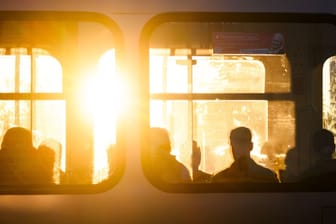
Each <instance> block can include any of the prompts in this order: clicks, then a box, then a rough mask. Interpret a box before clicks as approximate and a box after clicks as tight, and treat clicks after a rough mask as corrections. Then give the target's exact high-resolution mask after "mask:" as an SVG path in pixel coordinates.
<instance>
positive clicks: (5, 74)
mask: <svg viewBox="0 0 336 224" xmlns="http://www.w3.org/2000/svg"><path fill="white" fill-rule="evenodd" d="M0 74H1V75H0V80H1V82H0V91H1V92H14V91H15V84H14V83H15V75H14V74H15V56H13V55H11V56H9V55H8V56H7V55H6V56H4V55H1V56H0Z"/></svg>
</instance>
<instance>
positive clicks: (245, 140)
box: [212, 127, 279, 183]
mask: <svg viewBox="0 0 336 224" xmlns="http://www.w3.org/2000/svg"><path fill="white" fill-rule="evenodd" d="M230 144H231V150H232V155H233V159H234V162H233V163H232V165H231V166H230V167H229V168H227V169H225V170H223V171H221V172H219V173H218V174H216V175H215V176H214V177H213V178H212V180H213V182H271V183H278V182H279V181H278V179H277V177H276V174H275V173H274V172H272V171H271V170H269V169H267V168H265V167H263V166H260V165H258V164H257V163H256V162H255V161H254V160H252V158H251V156H250V152H251V150H252V149H253V142H252V134H251V131H250V129H248V128H246V127H238V128H235V129H233V130H232V131H231V133H230Z"/></svg>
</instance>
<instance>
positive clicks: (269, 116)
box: [150, 100, 295, 182]
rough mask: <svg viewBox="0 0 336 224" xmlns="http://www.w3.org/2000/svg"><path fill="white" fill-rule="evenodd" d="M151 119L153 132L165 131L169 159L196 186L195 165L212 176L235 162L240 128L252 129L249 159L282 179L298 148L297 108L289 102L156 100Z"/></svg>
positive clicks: (151, 105) (153, 103) (207, 180)
mask: <svg viewBox="0 0 336 224" xmlns="http://www.w3.org/2000/svg"><path fill="white" fill-rule="evenodd" d="M150 117H151V120H150V122H151V127H161V128H164V129H166V130H167V132H168V136H169V140H170V145H171V154H172V155H174V156H175V157H176V159H177V160H178V161H179V162H180V163H182V164H183V165H184V166H185V167H186V168H187V169H188V171H189V174H190V177H191V179H194V181H195V177H194V178H193V167H194V169H195V166H196V167H197V168H198V170H200V171H201V172H204V173H206V174H208V175H211V176H213V175H215V174H216V173H218V172H220V171H222V170H224V169H226V168H228V167H230V166H231V164H232V163H233V161H234V160H233V156H232V152H231V146H230V139H229V134H230V131H231V130H232V129H234V128H236V127H240V126H245V127H248V128H249V129H250V130H251V132H252V142H253V149H252V151H251V153H250V154H251V158H252V159H253V160H254V161H255V162H256V163H257V164H259V165H261V166H263V167H266V168H269V169H271V170H272V171H274V173H275V174H276V175H277V176H278V178H279V179H280V176H279V171H280V170H283V169H285V164H284V158H285V156H286V153H287V151H288V150H289V149H291V148H294V147H295V107H294V103H293V102H291V101H266V100H209V101H206V100H194V101H187V100H165V101H163V100H152V101H151V104H150ZM153 144H154V143H153ZM155 145H157V144H155ZM152 148H153V147H152ZM195 148H198V150H199V155H197V152H195V150H193V149H195ZM153 150H159V149H153ZM195 153H196V154H195ZM195 163H196V164H195ZM194 176H195V175H194ZM203 181H205V182H210V181H211V180H209V179H208V178H205V180H203ZM182 182H183V180H182Z"/></svg>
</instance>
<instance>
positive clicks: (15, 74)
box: [0, 48, 63, 93]
mask: <svg viewBox="0 0 336 224" xmlns="http://www.w3.org/2000/svg"><path fill="white" fill-rule="evenodd" d="M0 52H2V53H3V54H2V55H0V74H1V77H0V92H3V93H6V92H7V93H9V92H12V93H14V92H21V93H28V92H54V93H56V92H58V93H61V92H62V81H63V79H62V67H61V64H60V63H59V62H58V61H57V60H56V59H55V58H53V57H51V56H50V55H48V52H47V51H45V50H42V49H36V48H33V49H27V48H11V49H9V48H7V49H2V50H1V51H0ZM31 74H34V75H31Z"/></svg>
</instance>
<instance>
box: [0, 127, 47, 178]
mask: <svg viewBox="0 0 336 224" xmlns="http://www.w3.org/2000/svg"><path fill="white" fill-rule="evenodd" d="M44 155H48V157H49V156H50V152H46V151H45V150H44V149H43V150H41V154H40V152H38V151H37V150H36V149H35V148H34V146H33V143H32V135H31V132H30V131H29V130H27V129H25V128H22V127H13V128H10V129H8V130H7V132H6V133H5V135H4V137H3V140H2V143H1V150H0V184H45V183H50V181H51V177H50V176H49V175H50V173H49V172H48V171H45V170H43V165H45V164H47V162H48V161H42V159H46V158H44V157H45V156H44ZM51 159H52V158H51Z"/></svg>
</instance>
